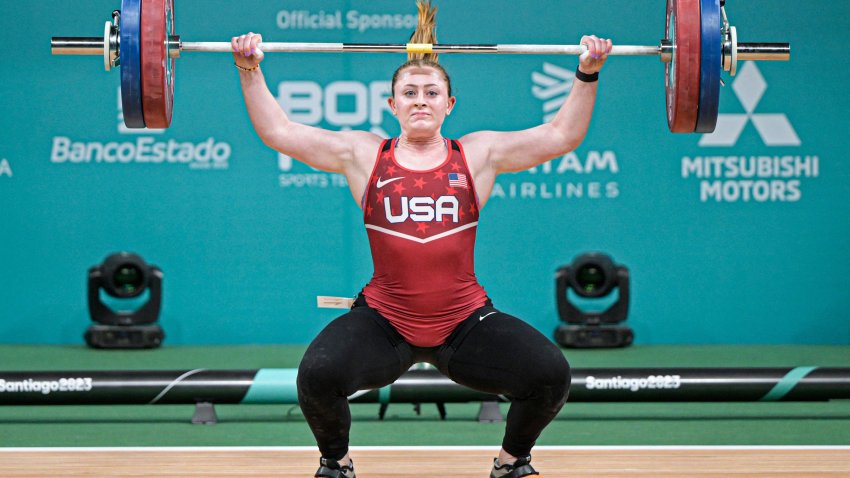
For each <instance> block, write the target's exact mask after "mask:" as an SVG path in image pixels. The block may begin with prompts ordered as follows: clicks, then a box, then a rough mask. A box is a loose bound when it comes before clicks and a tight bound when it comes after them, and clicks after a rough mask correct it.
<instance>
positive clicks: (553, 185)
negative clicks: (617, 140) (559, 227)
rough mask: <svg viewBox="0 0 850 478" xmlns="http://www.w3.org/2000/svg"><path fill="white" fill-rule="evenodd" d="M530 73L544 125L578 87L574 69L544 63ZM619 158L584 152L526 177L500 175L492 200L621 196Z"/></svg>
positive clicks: (606, 153)
mask: <svg viewBox="0 0 850 478" xmlns="http://www.w3.org/2000/svg"><path fill="white" fill-rule="evenodd" d="M539 70H540V71H532V72H531V81H532V83H533V84H532V86H531V94H532V95H533V96H534V98H536V99H538V100H540V101H541V102H542V103H543V105H542V110H543V116H542V120H543V122H544V123H546V122H549V121H552V119H554V118H555V115H557V114H558V111H559V110H560V109H561V105H563V104H564V101H566V99H567V96H569V94H570V91H572V89H573V84H574V83H575V67H574V66H573V67H571V68H569V69H567V68H564V67H561V66H558V65H555V64H553V63H549V62H544V63H543V65H542V67H540V69H539ZM619 170H620V168H619V165H618V163H617V154H616V153H615V152H614V151H611V150H594V149H584V148H582V149H581V150H580V151H570V152H569V153H567V154H565V155H563V156H560V157H557V158H555V159H553V160H551V161H547V162H545V163H543V164H541V165H539V166H535V167H533V168H530V169H528V170H526V173H527V174H519V175H501V176H499V177H498V178H497V179H496V183H495V184H494V185H493V191H492V192H491V194H490V198H491V199H512V200H513V199H520V200H534V201H538V200H542V201H545V200H599V199H615V198H617V197H618V196H619V195H620V189H619V187H620V186H619V184H618V183H617V182H616V181H614V180H613V178H614V176H615V175H616V174H618V173H619Z"/></svg>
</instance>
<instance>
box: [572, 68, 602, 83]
mask: <svg viewBox="0 0 850 478" xmlns="http://www.w3.org/2000/svg"><path fill="white" fill-rule="evenodd" d="M576 79H577V80H580V81H583V82H585V83H593V82H594V81H598V80H599V72H598V71H597V72H596V73H591V74H588V73H585V72H583V71H581V70H580V69H578V67H576Z"/></svg>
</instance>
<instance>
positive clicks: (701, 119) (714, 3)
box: [695, 0, 723, 133]
mask: <svg viewBox="0 0 850 478" xmlns="http://www.w3.org/2000/svg"><path fill="white" fill-rule="evenodd" d="M700 25H701V27H702V28H701V30H702V40H701V44H702V47H701V49H700V72H701V73H700V86H699V113H698V114H697V127H696V129H695V131H696V132H697V133H711V132H713V131H714V127H715V126H716V125H717V105H718V103H719V102H720V70H721V69H722V68H723V65H722V59H721V49H722V48H723V43H722V40H721V34H720V33H721V32H720V29H721V27H722V19H721V18H720V0H700Z"/></svg>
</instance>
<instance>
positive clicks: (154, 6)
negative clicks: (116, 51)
mask: <svg viewBox="0 0 850 478" xmlns="http://www.w3.org/2000/svg"><path fill="white" fill-rule="evenodd" d="M140 30H141V36H142V42H141V43H142V109H143V112H144V117H145V125H146V126H147V127H148V128H168V126H169V125H170V124H171V110H172V108H173V105H174V59H173V58H169V57H168V48H167V40H168V37H169V36H170V35H173V34H174V0H142V21H141V28H140Z"/></svg>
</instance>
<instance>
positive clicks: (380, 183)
mask: <svg viewBox="0 0 850 478" xmlns="http://www.w3.org/2000/svg"><path fill="white" fill-rule="evenodd" d="M399 179H404V176H400V177H397V178H390V179H387V180H386V181H381V178H380V177H378V182H377V183H375V186H378V189H381V188H382V187H384V186H386V185H387V184H389V183H391V182H393V181H398V180H399Z"/></svg>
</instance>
